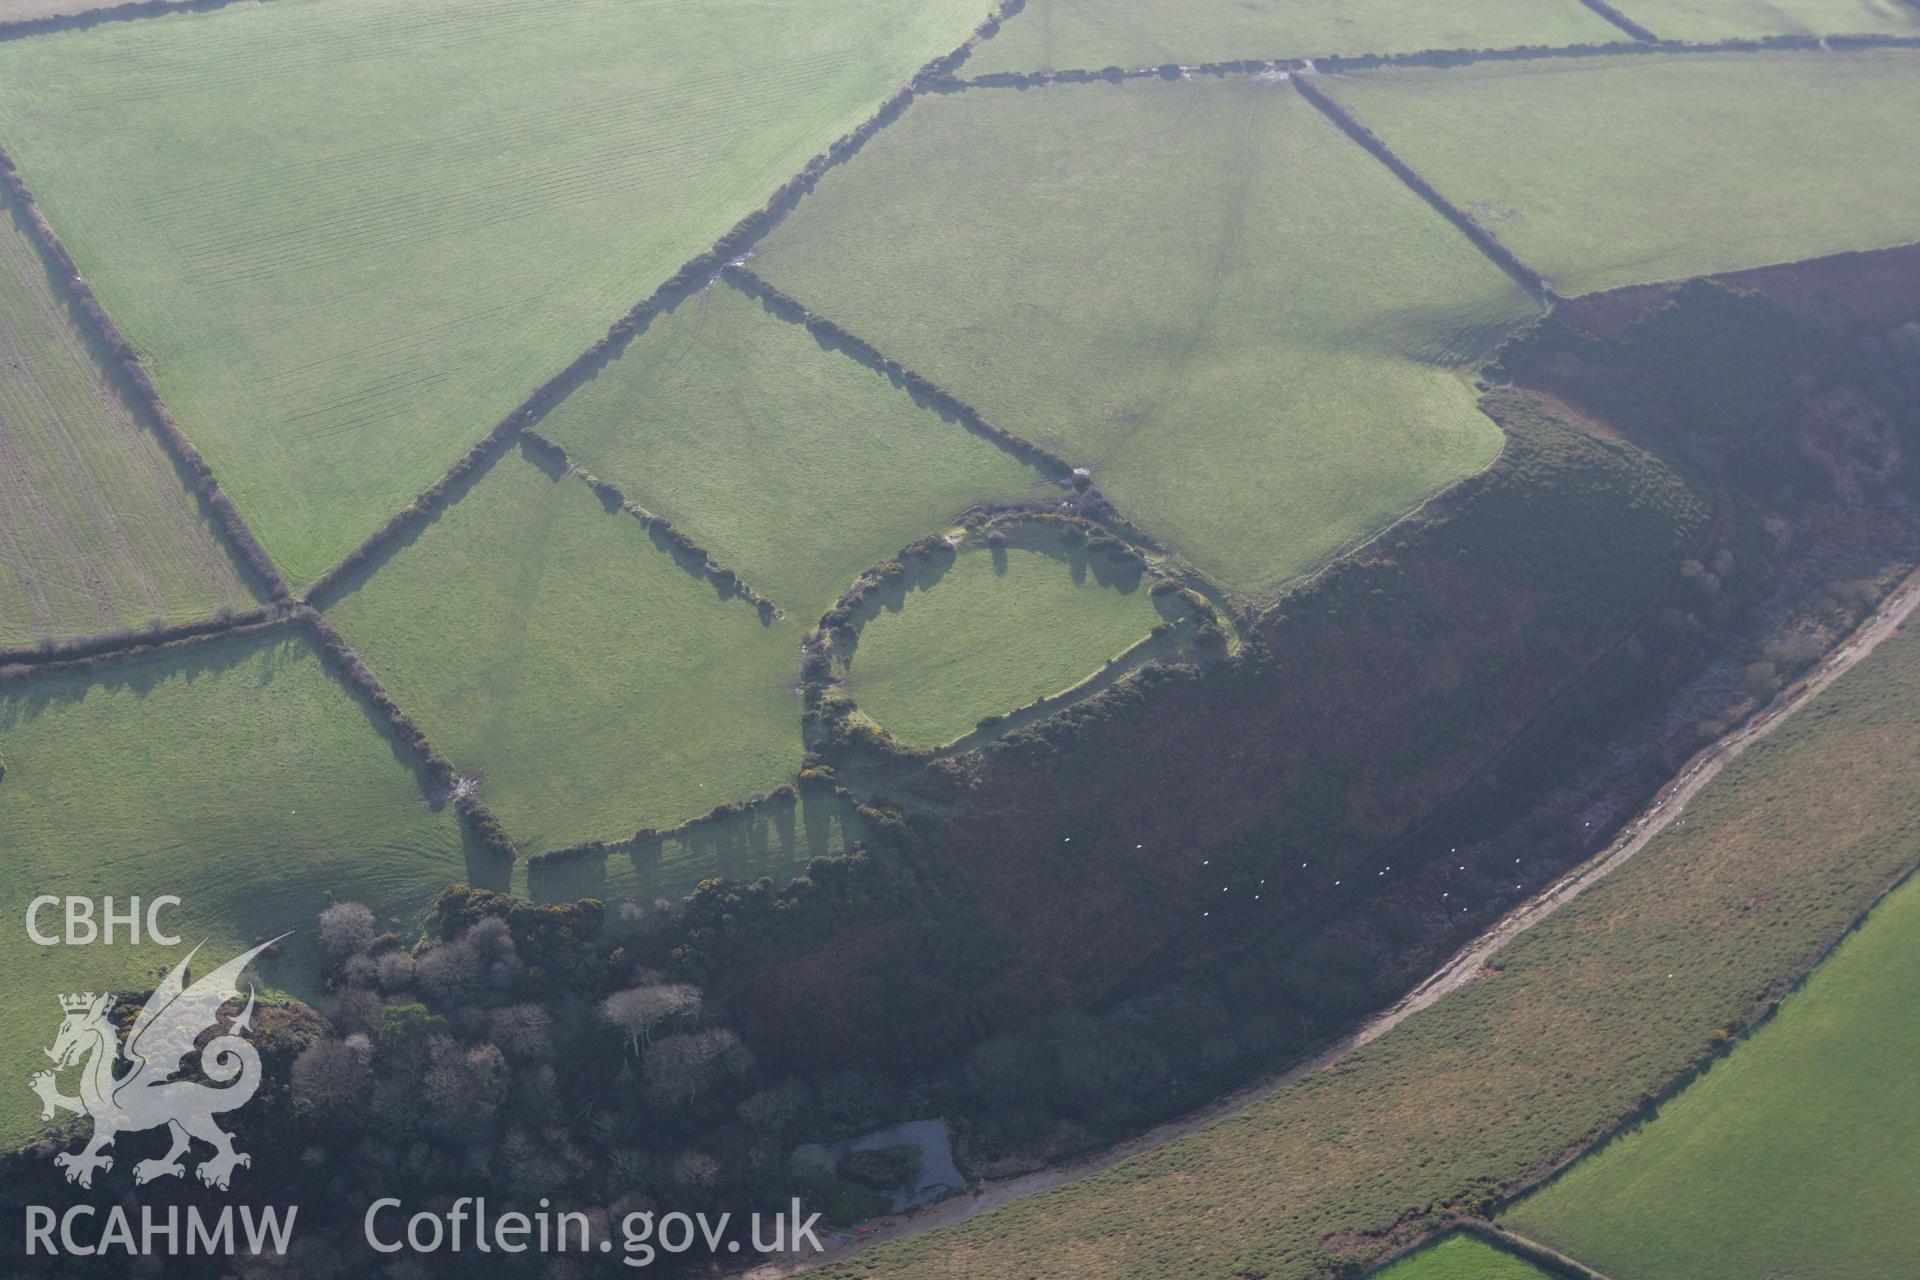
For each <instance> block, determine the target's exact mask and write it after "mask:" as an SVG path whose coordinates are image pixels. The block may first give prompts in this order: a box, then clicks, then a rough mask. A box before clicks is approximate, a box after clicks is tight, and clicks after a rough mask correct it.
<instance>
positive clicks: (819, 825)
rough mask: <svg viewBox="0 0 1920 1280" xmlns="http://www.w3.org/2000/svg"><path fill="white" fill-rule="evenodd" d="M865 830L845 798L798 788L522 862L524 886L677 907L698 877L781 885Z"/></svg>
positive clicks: (559, 894)
mask: <svg viewBox="0 0 1920 1280" xmlns="http://www.w3.org/2000/svg"><path fill="white" fill-rule="evenodd" d="M865 833H866V824H865V822H864V821H863V820H862V819H861V817H860V814H859V811H858V810H857V809H856V808H855V807H854V805H853V804H852V803H851V802H849V801H848V800H846V799H845V798H844V797H842V796H839V795H837V794H835V793H833V792H828V791H819V790H803V791H801V792H800V795H799V797H798V798H797V799H796V800H795V801H794V802H793V803H792V804H781V803H780V802H779V801H777V800H772V801H769V802H767V803H766V804H764V805H761V806H758V807H756V808H754V809H752V810H751V811H749V812H746V813H740V814H733V815H730V816H728V817H725V818H722V819H720V820H719V821H717V822H708V823H702V824H700V825H699V826H696V827H693V828H691V829H689V830H685V831H678V832H675V833H673V834H671V835H664V836H660V837H657V838H655V839H652V840H646V841H642V842H640V843H639V844H636V845H633V846H631V847H628V848H620V849H615V850H614V851H612V852H611V853H608V854H607V855H606V856H605V857H603V858H578V859H574V860H572V861H567V862H561V863H557V864H553V863H549V864H543V865H541V866H539V867H529V868H528V869H527V875H526V877H525V879H526V885H525V892H526V893H527V895H528V896H529V897H531V898H533V899H534V900H535V901H536V902H572V901H575V900H576V899H579V898H599V899H600V900H601V901H603V902H621V901H628V902H634V903H638V904H639V905H640V906H642V907H651V906H653V905H654V904H655V903H656V902H658V901H661V900H664V901H666V902H667V903H669V904H672V905H673V906H676V907H677V906H678V905H679V903H680V900H681V899H683V898H685V897H686V896H687V895H688V894H690V893H692V892H693V891H694V890H695V889H697V888H698V887H699V886H700V882H701V881H702V880H712V879H718V878H722V877H724V878H726V879H729V880H736V881H739V882H740V883H742V884H751V883H753V882H754V881H755V880H758V879H759V878H760V877H761V876H772V877H773V879H774V880H775V882H776V883H784V882H785V881H787V880H789V879H791V878H792V877H794V876H796V875H799V874H800V873H801V872H802V871H804V870H805V869H806V865H807V863H808V862H809V861H811V860H812V859H814V858H821V857H826V856H827V855H829V854H834V853H840V852H842V851H844V850H845V849H846V848H847V847H848V846H850V845H851V844H853V843H854V842H855V841H856V840H858V839H860V838H861V837H862V836H863V835H864V834H865Z"/></svg>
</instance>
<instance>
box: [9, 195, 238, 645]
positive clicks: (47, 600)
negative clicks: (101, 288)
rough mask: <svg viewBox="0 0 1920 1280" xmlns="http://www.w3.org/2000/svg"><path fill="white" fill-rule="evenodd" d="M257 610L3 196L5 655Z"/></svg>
mask: <svg viewBox="0 0 1920 1280" xmlns="http://www.w3.org/2000/svg"><path fill="white" fill-rule="evenodd" d="M251 603H252V595H251V593H250V592H249V591H248V590H247V588H246V587H245V586H244V585H242V583H241V581H240V579H239V577H238V576H237V575H236V573H235V570H234V566H233V562H232V561H231V560H230V559H229V558H228V556H227V553H226V551H225V549H224V548H222V547H221V546H220V544H219V543H218V542H217V541H216V540H215V535H214V533H213V530H212V528H211V526H210V525H209V523H208V521H207V519H206V517H205V516H204V515H203V514H202V512H201V510H200V506H199V503H198V502H197V501H196V500H195V499H194V498H193V496H192V495H191V494H190V493H188V492H187V490H186V489H185V487H184V486H183V485H182V483H181V477H180V474H179V472H178V471H177V470H176V469H175V467H174V465H173V463H172V461H171V460H170V459H169V458H168V457H167V455H166V452H165V450H164V449H163V448H162V447H161V444H160V441H159V440H158V439H157V438H156V437H155V436H154V435H153V434H152V433H151V432H149V431H147V430H146V429H145V428H143V427H141V426H140V425H139V424H138V423H137V422H135V420H134V417H133V413H132V410H131V409H130V408H129V407H128V406H127V404H126V402H125V401H123V400H121V399H120V397H119V396H118V395H117V394H116V393H115V392H114V390H113V388H112V387H111V386H110V385H109V384H108V382H107V381H106V373H105V370H104V369H103V368H102V367H101V366H100V365H99V364H97V363H96V362H95V360H94V358H93V355H92V353H91V352H90V351H89V350H88V347H87V343H86V339H85V337H84V336H83V334H82V332H81V331H80V330H79V329H78V328H77V327H76V325H75V322H74V319H73V317H72V316H71V315H69V313H68V312H67V309H66V307H65V306H64V305H63V304H62V302H61V300H60V299H59V298H58V297H56V296H55V294H54V292H53V288H52V285H51V283H50V282H49V280H48V277H47V267H46V263H45V260H44V259H42V258H41V256H40V253H39V251H38V250H37V249H36V248H35V247H34V245H33V243H32V242H31V241H29V240H28V239H27V238H26V235H25V232H24V230H23V227H22V225H21V224H20V223H19V221H18V211H17V210H16V209H15V208H14V207H13V204H12V201H11V200H9V199H8V198H7V197H6V196H5V195H0V648H4V647H10V646H16V645H25V644H31V643H33V641H35V640H36V639H38V638H39V637H41V636H65V635H71V634H78V633H86V632H94V631H105V630H108V629H110V628H114V627H125V626H138V625H140V624H142V623H144V622H146V621H147V620H148V619H150V618H162V619H165V620H166V621H168V622H180V621H184V620H186V619H189V618H196V617H204V616H205V615H207V614H210V613H212V612H213V611H214V610H215V609H216V608H218V607H219V606H221V605H235V606H240V607H244V606H246V605H248V604H251Z"/></svg>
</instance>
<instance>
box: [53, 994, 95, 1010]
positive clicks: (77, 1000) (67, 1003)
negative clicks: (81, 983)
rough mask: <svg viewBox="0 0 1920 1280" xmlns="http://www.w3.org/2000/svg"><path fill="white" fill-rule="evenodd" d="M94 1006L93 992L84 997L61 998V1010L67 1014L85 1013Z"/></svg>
mask: <svg viewBox="0 0 1920 1280" xmlns="http://www.w3.org/2000/svg"><path fill="white" fill-rule="evenodd" d="M92 1005H93V992H91V991H89V992H87V994H85V995H83V996H61V997H60V1008H61V1009H62V1010H63V1011H65V1012H67V1013H85V1012H86V1011H87V1010H88V1009H89V1008H90V1007H91V1006H92Z"/></svg>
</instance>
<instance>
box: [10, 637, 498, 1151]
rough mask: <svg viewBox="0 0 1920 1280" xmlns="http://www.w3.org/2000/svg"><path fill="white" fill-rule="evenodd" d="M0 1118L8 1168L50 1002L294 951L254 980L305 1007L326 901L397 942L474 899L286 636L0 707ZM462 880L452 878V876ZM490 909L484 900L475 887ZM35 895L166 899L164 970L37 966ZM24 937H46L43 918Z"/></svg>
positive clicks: (314, 664)
mask: <svg viewBox="0 0 1920 1280" xmlns="http://www.w3.org/2000/svg"><path fill="white" fill-rule="evenodd" d="M0 744H4V746H3V747H0V749H4V751H5V752H6V766H7V769H6V776H5V778H4V779H0V849H4V850H5V851H6V861H5V867H4V871H0V885H3V886H4V888H0V905H4V908H5V910H6V914H7V919H8V920H9V921H10V927H9V928H8V929H7V930H6V932H5V937H4V939H3V940H0V960H3V961H4V964H5V967H6V975H7V976H6V978H5V980H4V982H0V1019H4V1023H5V1025H6V1027H7V1029H8V1034H7V1035H6V1036H5V1037H4V1042H3V1043H0V1070H4V1071H5V1073H6V1077H7V1079H9V1080H11V1081H14V1082H16V1083H17V1084H19V1085H20V1087H18V1088H14V1089H9V1090H7V1091H6V1097H5V1099H4V1101H0V1140H3V1141H4V1142H5V1143H6V1144H7V1146H8V1148H9V1149H11V1148H12V1147H13V1146H14V1145H16V1144H18V1143H19V1142H22V1141H25V1140H28V1139H30V1138H32V1137H33V1136H34V1135H35V1133H36V1132H37V1131H38V1129H39V1114H40V1111H39V1102H38V1100H37V1099H35V1097H34V1096H33V1095H32V1094H31V1093H29V1092H28V1091H27V1089H26V1088H25V1081H26V1078H27V1076H28V1074H29V1072H30V1071H31V1070H33V1069H35V1068H36V1067H45V1066H46V1065H47V1063H46V1061H45V1059H44V1058H42V1057H41V1056H40V1047H41V1046H44V1045H47V1044H51V1043H52V1040H53V1031H54V1028H55V1026H56V1024H57V1021H58V1018H59V1009H58V1007H57V1006H56V1005H55V1003H54V997H55V995H57V994H59V993H62V992H67V991H87V990H93V991H101V990H107V989H109V988H110V989H112V990H116V991H138V990H143V989H145V988H146V987H149V986H151V985H152V983H153V980H154V977H155V972H156V966H161V967H164V966H168V965H171V964H173V963H175V962H177V961H178V960H179V959H180V957H181V956H182V955H184V954H185V949H186V948H188V947H191V946H193V945H194V944H196V943H199V942H201V941H202V940H203V939H204V940H205V941H206V947H207V950H206V951H205V952H204V953H203V958H204V957H213V960H212V963H215V964H218V963H222V962H224V961H225V960H226V959H228V958H229V957H231V956H232V955H234V954H237V953H238V952H239V951H241V950H244V949H245V948H247V947H249V946H251V945H253V943H254V942H256V941H264V940H265V939H266V938H268V937H272V936H275V935H277V934H279V933H282V932H284V931H286V930H288V929H295V930H298V931H299V932H298V933H297V934H296V935H295V936H294V938H292V939H289V940H288V942H287V943H286V944H285V945H286V947H287V948H288V951H287V954H286V955H284V956H282V957H281V958H279V959H278V960H276V961H275V962H274V963H273V964H271V965H270V966H268V967H267V968H266V970H265V975H266V978H267V980H268V981H269V982H270V983H272V984H273V985H274V986H277V987H281V988H284V989H287V990H290V991H293V992H294V993H296V994H298V995H301V996H302V997H305V998H317V996H318V995H319V992H318V991H317V990H315V989H314V984H313V983H312V981H311V978H312V975H313V974H314V972H315V970H314V967H313V957H312V955H311V952H310V951H309V948H310V947H311V939H312V935H313V929H314V919H315V916H316V915H317V914H318V913H319V911H320V910H321V908H323V907H324V906H326V905H327V902H328V900H329V896H330V895H331V896H333V897H337V898H350V899H353V900H357V901H361V902H365V903H367V904H368V905H369V906H371V907H373V908H374V909H375V910H376V911H377V912H378V913H379V914H380V917H381V918H382V919H386V918H390V917H392V918H396V924H398V923H400V922H404V923H405V925H406V926H407V927H409V928H416V927H417V925H418V919H417V917H418V916H419V914H420V913H422V912H423V911H424V910H425V909H426V908H428V907H430V906H431V905H432V902H433V899H434V898H435V897H436V896H437V895H438V894H439V893H440V892H441V891H442V890H443V889H445V888H446V887H447V885H448V884H450V883H452V882H454V881H459V880H467V881H469V882H471V883H475V884H494V881H495V880H496V879H503V877H497V876H496V874H495V872H494V870H493V868H492V867H491V865H490V863H489V861H488V859H487V855H486V854H484V853H482V852H477V851H475V852H471V853H470V852H469V851H467V850H465V849H464V848H463V841H462V838H461V834H460V828H459V824H458V822H457V821H456V819H455V817H454V813H453V810H452V809H451V808H450V807H448V808H443V809H440V810H437V811H436V810H432V809H429V808H428V807H427V806H426V805H425V804H424V803H423V802H422V800H421V795H420V791H419V789H418V786H417V783H416V778H415V774H414V772H413V770H412V768H411V767H410V766H409V764H408V763H407V761H406V758H405V755H404V748H402V747H400V746H399V745H398V744H397V743H396V742H394V741H393V740H392V739H391V738H389V737H388V736H387V735H386V733H385V730H384V728H382V727H380V726H379V725H378V724H377V723H376V722H375V721H374V720H373V719H372V718H370V717H369V716H368V715H367V713H366V711H365V710H364V709H363V708H362V706H361V705H360V703H359V702H358V701H357V700H356V699H355V698H354V697H353V695H351V694H350V693H349V692H348V691H347V690H346V689H345V688H344V687H343V686H342V685H340V684H339V683H338V682H337V681H335V680H334V679H333V678H332V677H331V676H330V675H328V673H327V672H326V671H325V669H324V668H323V667H322V666H321V663H320V660H319V659H318V657H317V656H316V655H315V652H314V649H313V646H312V643H311V642H310V641H309V640H308V639H307V638H306V636H305V634H304V633H285V634H281V635H275V636H267V637H257V638H254V639H250V640H247V639H242V640H229V641H223V642H217V643H212V644H204V645H197V646H193V647H190V648H184V649H179V650H173V651H169V652H166V653H161V654H157V655H152V656H149V657H146V658H136V659H132V660H123V661H118V662H114V663H111V664H107V665H102V666H100V667H98V668H96V669H95V671H94V673H93V674H92V676H91V677H89V676H86V675H78V674H54V675H49V676H45V677H41V678H37V679H34V680H32V681H29V682H25V683H13V684H8V685H5V686H0ZM469 859H471V861H469ZM494 887H498V888H504V887H505V885H504V883H499V884H494ZM42 894H55V895H61V896H65V895H68V894H79V895H85V896H88V897H92V898H94V899H96V900H97V899H99V898H100V897H102V896H103V895H108V894H111V895H113V896H114V898H115V899H116V901H117V902H118V903H119V904H120V906H122V907H124V906H125V900H126V899H127V898H128V897H131V896H134V895H139V896H140V897H141V898H142V899H143V900H144V901H151V900H152V899H153V898H155V897H158V896H160V895H162V894H176V895H178V896H179V897H180V898H181V900H182V901H181V905H180V906H179V907H178V908H176V909H173V910H172V911H170V912H168V913H166V914H164V915H163V916H162V917H161V920H162V923H163V924H164V925H165V926H166V927H167V928H169V929H170V930H171V931H172V932H174V933H177V934H178V935H179V936H180V937H181V939H182V945H181V948H180V949H177V950H176V949H171V948H166V947H158V946H149V945H144V935H143V945H142V946H139V947H130V946H128V945H126V940H125V938H124V937H122V938H120V939H119V940H117V941H116V942H115V944H114V945H113V946H112V947H111V948H109V947H104V946H73V947H66V946H53V947H43V946H37V945H35V944H34V943H32V942H31V941H29V940H28V937H27V935H26V931H25V928H24V926H23V921H24V919H25V916H26V909H27V904H28V902H29V901H30V900H31V899H33V898H35V897H37V896H40V895H42ZM40 924H41V927H42V930H43V932H52V933H55V934H57V933H59V932H60V929H61V925H60V922H59V912H58V910H54V911H49V912H45V913H43V915H42V917H41V919H40Z"/></svg>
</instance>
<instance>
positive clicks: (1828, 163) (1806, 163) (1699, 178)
mask: <svg viewBox="0 0 1920 1280" xmlns="http://www.w3.org/2000/svg"><path fill="white" fill-rule="evenodd" d="M1322 87H1324V88H1326V89H1327V90H1329V91H1330V92H1331V93H1332V94H1333V96H1334V97H1335V98H1338V99H1339V100H1340V102H1341V103H1342V104H1344V105H1345V106H1347V107H1348V108H1349V109H1350V110H1352V111H1353V112H1354V114H1355V115H1357V116H1358V117H1359V119H1360V120H1361V122H1362V123H1364V124H1366V125H1367V126H1368V127H1369V128H1371V129H1373V131H1374V132H1375V133H1377V134H1378V135H1379V136H1380V137H1381V139H1382V140H1384V141H1385V142H1386V144H1387V145H1388V146H1389V147H1392V148H1393V150H1394V151H1395V152H1396V153H1397V154H1398V155H1399V156H1400V157H1401V158H1402V159H1403V160H1405V161H1407V162H1408V163H1409V164H1411V165H1412V166H1413V167H1414V168H1415V169H1417V170H1419V171H1420V173H1421V174H1422V175H1424V176H1425V177H1426V179H1427V180H1428V181H1429V182H1431V183H1433V184H1434V186H1435V187H1437V188H1438V189H1439V190H1440V193H1441V194H1442V195H1444V196H1446V197H1447V198H1448V199H1450V200H1452V201H1453V202H1454V203H1455V204H1457V205H1459V206H1461V207H1462V208H1465V209H1466V210H1468V211H1469V212H1471V213H1473V214H1474V215H1475V216H1476V217H1478V218H1479V219H1480V221H1481V222H1482V223H1483V224H1485V225H1486V227H1487V228H1488V229H1489V230H1491V231H1492V232H1493V233H1494V234H1495V235H1496V236H1498V237H1499V238H1500V239H1501V240H1502V241H1504V242H1505V243H1506V245H1507V246H1508V247H1509V248H1511V249H1512V250H1513V251H1514V252H1515V253H1517V254H1519V255H1520V257H1521V258H1522V259H1523V260H1525V261H1526V262H1527V263H1528V265H1530V266H1532V267H1533V268H1534V269H1535V270H1537V271H1539V272H1541V273H1542V274H1544V275H1545V276H1547V277H1548V278H1549V279H1551V280H1552V281H1553V282H1554V284H1555V286H1556V287H1558V288H1559V289H1560V291H1561V292H1563V293H1567V294H1576V293H1586V292H1588V291H1590V290H1596V289H1608V288H1613V287H1615V286H1618V285H1626V284H1641V283H1646V282H1650V281H1655V280H1672V279H1679V278H1681V277H1685V276H1692V275H1704V274H1707V273H1710V272H1716V271H1731V270H1737V269H1740V268H1743V267H1755V266H1763V265H1766V264H1769V263H1775V262H1791V261H1797V260H1799V259H1802V258H1814V257H1819V256H1821V255H1822V254H1828V253H1836V252H1839V251H1840V250H1843V249H1877V248H1882V247H1885V246H1888V245H1895V244H1904V243H1907V242H1909V241H1912V240H1920V133H1916V132H1915V130H1914V129H1913V128H1912V127H1911V126H1912V122H1913V120H1914V119H1915V118H1916V116H1920V50H1907V49H1877V50H1864V51H1855V52H1849V53H1810V52H1776V53H1726V54H1685V55H1674V56H1665V57H1663V56H1657V55H1649V56H1645V57H1641V56H1635V57H1620V58H1582V59H1577V60H1575V59H1569V60H1566V61H1560V60H1557V59H1548V60H1543V61H1534V62H1482V63H1475V64H1473V65H1471V66H1465V67H1454V68H1451V69H1447V70H1433V69H1427V68H1404V69H1392V70H1385V71H1369V72H1366V73H1363V74H1360V75H1356V76H1354V77H1351V78H1342V79H1340V80H1337V81H1324V82H1322Z"/></svg>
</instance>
